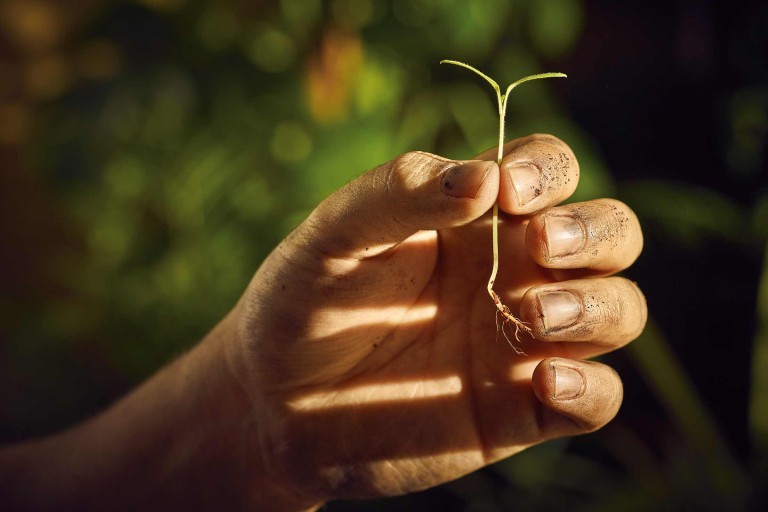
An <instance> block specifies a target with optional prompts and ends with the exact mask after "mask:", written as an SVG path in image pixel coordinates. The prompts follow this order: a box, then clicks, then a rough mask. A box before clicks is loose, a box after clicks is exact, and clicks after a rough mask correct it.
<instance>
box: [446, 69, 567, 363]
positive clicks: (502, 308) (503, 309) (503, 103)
mask: <svg viewBox="0 0 768 512" xmlns="http://www.w3.org/2000/svg"><path fill="white" fill-rule="evenodd" d="M440 64H453V65H455V66H461V67H462V68H466V69H468V70H470V71H472V72H474V73H476V74H478V75H480V76H481V77H483V78H484V79H485V81H486V82H488V83H489V84H491V87H493V90H494V91H496V99H497V100H498V106H499V152H498V155H497V158H496V163H497V164H499V166H501V159H502V158H503V156H504V118H505V117H506V114H507V98H509V93H510V92H512V89H514V88H515V87H517V86H518V85H520V84H522V83H523V82H528V81H530V80H538V79H539V78H567V75H566V74H565V73H540V74H538V75H530V76H526V77H523V78H521V79H520V80H517V81H516V82H512V83H511V84H509V86H508V87H507V90H506V91H505V92H504V94H501V88H500V87H499V84H498V83H496V80H494V79H492V78H491V77H489V76H488V75H486V74H485V73H483V72H482V71H480V70H478V69H476V68H474V67H473V66H470V65H469V64H465V63H464V62H459V61H456V60H441V61H440ZM492 231H493V269H492V270H491V276H490V278H488V294H489V295H490V296H491V299H493V303H494V304H495V305H496V308H497V310H498V311H499V313H501V315H502V316H503V317H504V320H505V321H509V322H511V323H512V324H514V326H515V338H517V339H518V340H519V339H520V338H519V337H518V334H519V332H520V330H522V331H525V332H531V329H530V328H529V327H528V326H527V325H525V324H524V323H523V322H521V321H520V320H519V319H517V318H516V317H515V316H514V315H513V314H512V312H511V311H510V309H509V307H507V306H506V305H505V304H504V303H503V302H501V299H500V298H499V295H498V294H497V293H496V292H495V291H494V290H493V285H494V283H495V282H496V275H497V274H498V272H499V202H498V201H496V202H495V203H493V227H492ZM497 314H498V313H497ZM503 331H504V329H503V325H502V332H503ZM504 335H505V336H506V333H505V334H504ZM507 340H508V341H509V338H507ZM510 345H512V348H514V349H515V351H517V352H518V353H519V354H523V352H522V351H521V350H520V349H519V348H517V347H515V346H514V345H513V344H512V342H510Z"/></svg>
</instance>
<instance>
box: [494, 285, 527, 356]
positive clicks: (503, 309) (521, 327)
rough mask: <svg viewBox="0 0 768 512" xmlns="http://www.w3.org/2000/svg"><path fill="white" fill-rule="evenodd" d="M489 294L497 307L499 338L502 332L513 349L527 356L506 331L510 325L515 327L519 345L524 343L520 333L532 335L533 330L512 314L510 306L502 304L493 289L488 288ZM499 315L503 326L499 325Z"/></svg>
mask: <svg viewBox="0 0 768 512" xmlns="http://www.w3.org/2000/svg"><path fill="white" fill-rule="evenodd" d="M488 293H489V294H490V296H491V299H493V303H494V304H495V305H496V334H497V336H498V332H499V331H501V333H502V334H503V335H504V339H506V340H507V343H508V344H509V346H510V347H512V349H513V350H514V351H515V352H516V353H517V354H518V355H521V356H525V355H527V354H526V353H525V352H524V351H523V350H522V349H521V348H520V347H518V346H517V344H515V343H513V342H512V340H511V339H510V338H509V335H508V334H507V331H506V329H505V328H506V326H507V325H509V324H512V325H514V326H515V333H514V336H515V340H516V341H517V343H518V344H520V343H522V340H521V339H520V331H523V332H524V333H528V334H531V328H530V327H528V326H527V325H526V324H525V322H523V321H522V320H520V319H519V318H517V317H516V316H515V315H513V314H512V312H511V311H510V309H509V306H507V305H506V304H504V303H503V302H501V298H499V295H498V294H497V293H496V292H495V291H493V289H491V288H488ZM499 315H501V317H502V321H501V324H499Z"/></svg>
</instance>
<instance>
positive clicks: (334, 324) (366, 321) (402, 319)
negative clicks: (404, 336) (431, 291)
mask: <svg viewBox="0 0 768 512" xmlns="http://www.w3.org/2000/svg"><path fill="white" fill-rule="evenodd" d="M435 315H437V304H420V305H407V306H406V305H403V306H388V307H378V308H364V307H359V308H354V309H351V308H326V309H323V310H321V311H318V312H316V313H314V314H312V318H311V321H310V322H308V324H309V325H311V326H312V327H311V329H310V330H309V332H308V333H307V337H308V338H309V339H321V338H326V337H331V336H335V335H337V334H339V333H340V332H341V331H343V330H344V329H347V328H348V326H349V325H355V326H357V327H360V326H365V325H371V326H376V327H379V328H381V327H387V326H392V327H403V326H408V325H418V324H420V323H424V322H427V321H429V320H432V319H433V318H435Z"/></svg>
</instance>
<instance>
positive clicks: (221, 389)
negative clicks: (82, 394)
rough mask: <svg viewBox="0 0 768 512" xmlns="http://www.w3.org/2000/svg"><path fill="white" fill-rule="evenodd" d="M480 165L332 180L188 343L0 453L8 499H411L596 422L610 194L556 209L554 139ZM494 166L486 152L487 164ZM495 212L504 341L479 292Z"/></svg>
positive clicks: (628, 331) (614, 236)
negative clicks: (70, 423)
mask: <svg viewBox="0 0 768 512" xmlns="http://www.w3.org/2000/svg"><path fill="white" fill-rule="evenodd" d="M495 154H496V150H495V149H493V150H491V151H489V152H488V153H486V154H483V155H480V156H479V157H478V159H477V160H470V161H454V160H448V159H445V158H442V157H439V156H436V155H431V154H428V153H420V152H416V153H408V154H405V155H401V156H399V157H397V158H395V159H394V160H392V161H391V162H388V163H386V164H384V165H382V166H381V167H379V168H377V169H375V170H372V171H370V172H368V173H366V174H364V175H362V176H361V177H359V178H358V179H356V180H354V181H352V182H351V183H349V184H348V185H347V186H345V187H343V188H342V189H341V190H339V191H337V192H336V193H334V194H333V195H331V196H330V197H329V198H327V199H326V200H325V201H323V203H322V204H320V205H319V206H318V207H317V209H316V210H315V211H314V212H313V213H312V214H311V215H310V216H309V218H308V219H307V220H306V221H304V222H303V223H302V224H301V225H300V226H299V227H298V228H297V229H296V230H295V231H294V232H293V233H291V235H289V236H288V237H287V238H286V239H285V240H284V241H283V242H282V243H281V244H280V245H279V246H278V247H277V248H276V249H275V250H274V251H273V253H272V254H271V255H270V256H269V257H268V258H267V259H266V261H265V262H264V263H263V265H262V266H261V268H260V269H259V270H258V272H257V273H256V275H255V277H254V278H253V280H252V282H251V284H250V286H249V287H248V289H247V291H246V292H245V294H244V296H243V297H242V299H241V300H240V301H239V303H238V305H237V306H236V307H235V308H234V309H233V311H232V312H231V313H230V314H229V315H228V316H227V317H226V318H225V319H224V320H223V321H222V322H221V323H220V324H219V325H218V326H217V327H216V328H215V329H214V330H213V331H212V332H211V334H209V335H208V336H207V337H206V339H205V340H204V341H203V342H202V343H200V344H199V345H198V346H197V347H195V349H193V350H192V351H191V352H189V353H188V354H185V355H184V356H182V357H181V358H179V359H178V360H177V361H175V362H174V363H173V364H171V365H169V366H168V367H167V368H165V369H164V370H162V371H161V372H159V373H158V374H157V375H155V376H154V377H153V378H152V379H150V380H149V381H148V382H146V383H145V384H144V385H142V386H141V387H140V388H138V389H137V390H136V391H134V392H133V393H131V394H130V395H128V396H127V397H125V398H124V399H123V400H121V401H120V402H118V403H117V404H115V405H114V406H113V407H111V408H110V409H108V410H107V411H105V412H104V413H102V414H100V415H99V416H97V417H95V418H93V419H92V420H89V421H88V422H85V423H84V424H82V425H80V426H78V427H76V428H73V429H72V430H70V431H68V432H64V433H62V434H59V435H56V436H51V437H49V438H44V439H42V440H40V441H36V442H31V443H26V444H21V445H18V446H12V447H10V448H8V449H4V450H0V495H2V496H4V497H5V499H6V501H7V502H8V503H10V504H11V505H10V507H11V508H12V509H19V510H48V509H50V510H62V509H64V510H69V509H72V510H138V509H141V510H177V509H184V510H241V509H242V510H269V511H282V510H286V511H288V510H290V511H295V510H305V509H312V508H316V507H317V506H318V505H320V504H321V503H323V502H324V501H326V500H329V499H334V498H344V497H375V496H389V495H395V494H402V493H408V492H412V491H417V490H420V489H424V488H427V487H430V486H434V485H437V484H440V483H442V482H446V481H448V480H453V479H455V478H458V477H460V476H462V475H464V474H467V473H469V472H471V471H474V470H476V469H478V468H481V467H483V466H485V465H486V464H489V463H492V462H494V461H497V460H499V459H502V458H504V457H508V456H510V455H512V454H514V453H517V452H519V451H520V450H523V449H525V448H526V447H528V446H531V445H533V444H536V443H540V442H542V441H545V440H547V439H552V438H555V437H560V436H569V435H576V434H581V433H584V432H589V431H592V430H595V429H597V428H599V427H601V426H602V425H604V424H605V423H607V422H608V421H609V420H610V419H611V418H612V417H613V416H614V415H615V414H616V412H617V410H618V408H619V405H620V403H621V399H622V387H621V381H620V380H619V377H618V376H617V375H616V373H615V372H614V371H613V370H611V369H610V368H608V367H607V366H605V365H602V364H600V363H595V362H587V361H584V360H583V359H585V358H590V357H593V356H596V355H598V354H602V353H604V352H608V351H611V350H614V349H616V348H619V347H621V346H623V345H625V344H626V343H628V342H630V341H631V340H632V339H634V338H635V337H636V336H637V335H638V334H639V333H640V331H641V330H642V328H643V326H644V323H645V319H646V308H645V301H644V299H643V296H642V294H641V292H640V291H639V290H638V288H637V287H636V286H635V285H634V284H633V283H631V282H630V281H627V280H626V279H622V278H619V277H608V276H610V275H611V274H613V273H615V272H618V271H620V270H622V269H624V268H626V267H627V266H629V265H630V264H631V263H632V262H633V261H634V260H635V258H637V256H638V254H639V253H640V250H641V246H642V234H641V232H640V227H639V225H638V222H637V219H636V217H635V215H634V214H633V213H632V212H631V211H630V210H629V208H627V207H626V206H625V205H623V204H622V203H620V202H618V201H614V200H610V199H600V200H596V201H589V202H585V203H576V204H569V205H566V206H557V205H558V204H559V203H560V202H561V201H563V200H564V199H566V198H567V197H568V196H569V195H570V194H571V193H572V192H573V191H574V189H575V188H576V183H577V181H578V178H579V166H578V163H577V161H576V158H575V156H574V155H573V153H572V152H571V150H570V149H569V148H568V146H567V145H566V144H564V143H563V142H561V141H560V140H559V139H557V138H555V137H552V136H549V135H532V136H529V137H525V138H522V139H518V140H514V141H512V142H509V143H507V144H506V145H505V146H504V149H503V158H502V159H501V165H498V164H497V163H496V162H495V161H493V160H495ZM489 160H490V161H489ZM494 204H498V208H499V210H500V212H501V213H500V214H499V215H498V218H499V224H498V230H499V232H498V240H499V247H498V249H499V252H498V261H499V264H500V265H499V272H498V276H497V278H496V281H495V283H494V289H495V290H497V292H498V295H499V300H500V301H502V302H503V303H504V304H506V305H507V307H509V311H510V315H511V314H513V312H514V314H516V315H519V318H520V319H521V320H522V321H523V322H525V324H526V325H527V326H528V327H530V330H531V334H532V335H533V337H532V336H531V335H529V334H521V336H520V341H519V342H517V341H516V343H519V344H520V346H519V347H518V348H519V349H520V350H518V351H524V352H525V354H524V355H522V354H519V353H518V351H515V350H513V349H512V348H510V346H509V345H508V344H507V342H506V341H504V340H503V337H501V336H500V332H499V325H498V323H497V320H498V311H499V310H498V309H497V307H496V306H495V305H494V303H493V302H491V301H490V300H489V297H488V293H487V288H486V282H487V279H488V276H489V275H490V273H491V271H492V267H493V260H494V258H493V257H492V254H491V251H490V250H489V239H490V235H491V230H492V226H493V225H494V222H493V218H494V214H493V212H492V210H493V206H494Z"/></svg>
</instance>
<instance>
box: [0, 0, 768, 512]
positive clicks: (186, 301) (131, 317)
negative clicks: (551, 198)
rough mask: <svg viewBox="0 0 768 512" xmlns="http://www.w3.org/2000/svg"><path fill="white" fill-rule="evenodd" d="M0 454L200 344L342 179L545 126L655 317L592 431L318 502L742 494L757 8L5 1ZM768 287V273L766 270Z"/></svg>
mask: <svg viewBox="0 0 768 512" xmlns="http://www.w3.org/2000/svg"><path fill="white" fill-rule="evenodd" d="M0 22H1V24H0V28H1V29H2V32H0V440H2V441H6V442H12V441H17V440H21V439H26V438H29V437H33V436H37V435H43V434H46V433H50V432H53V431H56V430H59V429H62V428H65V427H67V426H69V425H71V424H73V423H75V422H77V421H78V420H81V419H83V418H85V417H87V416H88V415H90V414H93V413H94V412H96V411H98V410H99V409H101V408H103V407H104V406H106V405H107V404H109V403H110V402H112V401H114V400H115V399H116V398H117V397H119V396H120V395H121V394H123V393H125V392H127V391H128V390H130V389H131V388H132V387H133V386H134V385H136V384H137V383H138V382H140V381H141V380H142V379H143V378H145V377H146V376H147V375H149V374H151V373H152V372H153V371H154V370H156V369H157V368H158V367H159V366H160V365H162V364H163V362H165V361H168V360H169V359H171V358H172V357H174V356H175V355H177V354H178V353H180V352H182V351H183V350H184V349H185V348H187V347H189V346H191V345H193V344H194V342H195V341H196V340H198V339H199V338H200V337H201V336H202V335H204V334H205V332H206V331H207V329H209V328H210V327H211V326H212V325H213V324H214V323H215V322H216V321H217V319H219V318H220V317H221V316H222V315H223V314H224V313H225V312H226V311H227V309H228V308H229V307H230V306H231V305H232V304H233V303H234V301H235V300H236V299H237V297H238V296H239V294H240V293H241V291H242V289H243V287H244V286H245V284H246V283H247V282H248V279H249V278H250V275H251V274H252V272H253V271H254V270H255V269H256V268H257V267H258V264H259V262H260V261H261V259H262V258H263V257H264V256H265V255H266V254H267V253H268V252H269V250H270V249H271V248H272V247H273V246H274V245H275V244H276V243H277V241H279V240H280V238H282V236H284V235H285V234H286V233H287V232H288V231H289V230H290V229H291V227H292V226H294V225H295V224H296V223H298V222H299V221H300V220H301V219H302V218H303V217H304V216H305V215H306V213H307V212H308V211H309V210H311V208H312V206H313V205H314V204H316V203H317V202H318V201H319V200H320V199H322V198H323V197H324V196H325V195H327V194H328V193H329V192H330V191H332V190H334V189H335V188H337V187H338V186H339V185H340V184H342V183H344V182H345V181H347V180H349V179H350V178H352V177H354V176H355V175H357V174H359V173H360V172H362V171H364V170H365V169H368V168H371V167H373V166H374V165H376V164H377V163H381V162H383V161H386V160H388V159H390V158H391V157H393V156H394V155H396V154H398V153H400V152H403V151H407V150H411V149H422V150H427V151H432V152H437V153H440V154H444V155H446V156H449V157H454V158H469V157H471V155H472V154H474V153H477V152H479V151H481V150H483V149H486V148H487V147H490V146H492V145H494V137H495V134H494V130H495V126H496V122H495V121H494V112H493V108H494V107H493V103H492V101H491V96H490V94H489V91H488V90H486V86H485V84H483V83H482V82H478V81H477V80H476V78H475V77H473V76H472V75H470V74H468V73H467V74H465V73H464V72H463V71H462V70H457V69H456V68H449V67H445V66H443V67H441V66H439V65H438V61H439V60H440V59H442V58H453V59H458V60H465V61H467V62H470V63H472V64H473V65H476V66H477V67H479V68H481V69H483V70H485V71H487V72H488V73H489V74H490V75H491V76H494V77H496V78H497V79H498V80H499V81H500V82H504V83H507V82H509V81H511V80H514V79H516V78H519V77H520V76H523V75H526V74H531V73H536V72H542V71H562V72H565V73H567V74H568V76H569V78H568V79H567V80H556V81H555V80H552V81H546V83H545V82H536V83H535V84H536V85H526V86H524V87H521V88H520V90H519V91H516V92H515V93H514V94H515V96H514V97H511V98H510V114H509V119H508V125H509V133H508V136H510V137H511V136H519V135H524V134H527V133H530V132H534V131H539V132H550V133H554V134H555V135H558V136H559V137H561V138H562V139H564V140H565V141H567V142H568V143H569V144H571V145H572V146H573V147H574V150H575V152H576V154H577V155H578V156H579V159H580V162H581V166H582V169H583V175H582V181H581V183H580V188H579V192H578V193H577V197H576V198H575V199H576V200H583V199H589V198H595V197H600V196H614V197H618V198H619V199H621V200H623V201H625V202H627V203H628V204H629V205H630V206H631V207H632V208H633V209H634V210H635V211H636V212H637V213H638V216H639V217H640V219H641V223H642V224H643V228H644V233H645V237H646V248H645V250H644V253H643V255H642V256H641V258H640V260H639V261H638V262H637V264H636V265H635V266H633V267H632V269H630V270H629V271H627V272H626V275H627V276H628V277H630V278H631V279H633V280H636V281H638V283H639V284H640V286H641V288H642V289H643V290H644V292H645V293H646V295H647V298H648V302H649V307H650V312H651V317H652V318H651V322H650V324H649V328H648V329H647V331H646V333H645V334H644V335H643V336H642V337H641V339H640V340H638V341H637V342H636V343H634V344H633V345H632V346H631V347H630V348H628V349H627V350H624V351H620V352H617V353H616V354H611V355H609V356H607V357H605V358H604V359H605V360H606V362H608V363H609V364H611V365H613V366H614V367H616V368H617V369H618V370H619V371H620V373H621V375H622V378H623V379H624V382H625V391H626V398H625V403H624V406H623V408H622V411H621V412H620V414H619V416H618V417H617V419H616V420H615V421H614V422H613V423H612V424H611V425H609V426H608V427H607V428H605V429H604V430H603V431H601V432H599V433H596V434H592V435H589V436H585V437H582V438H578V439H575V440H561V441H556V442H552V443H548V444H545V445H543V446H540V447H536V448H534V449H531V450H528V451H527V452H524V453H522V454H520V455H518V456H515V457H513V458H511V459H509V460H508V461H504V462H502V463H500V464H497V465H495V466H493V467H491V468H488V469H486V470H483V471H481V472H478V473H476V474H473V475H470V476H468V477H466V478H464V479H461V480H459V481H457V482H453V483H451V484H448V485H445V486H442V487H440V488H437V489H434V490H431V491H427V492H425V493H421V494H419V495H415V496H409V497H404V498H395V499H390V500H382V501H380V502H375V503H365V504H358V503H353V502H348V503H333V504H331V505H329V506H328V509H329V510H363V509H365V510H421V509H423V508H424V507H425V506H427V505H429V506H435V507H438V508H439V509H440V510H472V511H476V510H483V511H485V510H508V509H512V508H514V509H516V510H528V509H530V510H543V509H546V510H565V509H568V510H574V509H575V510H579V509H585V510H601V509H605V510H647V509H650V508H653V509H654V510H657V509H662V510H664V509H670V510H680V509H692V510H734V509H747V508H752V509H759V508H760V506H761V505H763V504H765V502H766V501H765V500H766V496H765V491H764V490H763V489H764V487H765V485H764V484H765V482H766V478H765V476H766V465H767V463H768V457H767V456H766V453H767V452H766V450H765V448H766V447H768V377H764V375H768V356H767V355H766V352H768V329H767V328H766V325H768V278H766V277H765V276H766V269H767V268H768V267H766V264H765V263H764V261H763V260H764V258H765V241H766V234H767V233H768V172H766V141H767V140H768V64H767V63H766V59H767V58H768V57H767V55H768V4H766V3H765V2H757V1H754V2H748V1H745V2H713V1H704V0H689V1H677V2H642V1H625V2H611V1H596V0H584V1H580V0H547V1H532V0H531V1H524V0H518V1H513V2H506V1H501V0H498V1H494V0H484V1H477V2H452V1H447V0H417V1H408V2H406V1H391V2H390V1H383V0H376V1H374V0H367V1H352V0H346V1H345V0H336V1H325V2H320V1H317V2H313V1H298V0H293V1H291V0H283V1H276V2H246V1H234V0H231V1H227V2H217V3H214V2H204V1H193V0H188V1H183V0H144V1H135V2H111V1H109V2H108V1H95V0H78V1H72V2H46V1H43V0H28V1H23V0H18V1H15V0H6V1H2V2H0ZM761 280H762V282H763V284H762V285H761Z"/></svg>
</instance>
